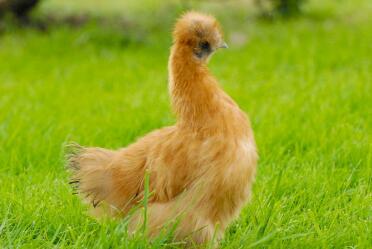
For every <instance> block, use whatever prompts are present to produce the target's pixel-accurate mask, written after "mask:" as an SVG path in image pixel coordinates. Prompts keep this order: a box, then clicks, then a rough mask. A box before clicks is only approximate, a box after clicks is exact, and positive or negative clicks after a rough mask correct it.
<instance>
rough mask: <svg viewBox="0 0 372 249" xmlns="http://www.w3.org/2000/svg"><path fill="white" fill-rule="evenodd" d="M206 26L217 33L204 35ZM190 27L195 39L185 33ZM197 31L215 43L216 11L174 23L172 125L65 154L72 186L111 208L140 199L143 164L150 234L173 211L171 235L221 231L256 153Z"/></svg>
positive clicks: (246, 186)
mask: <svg viewBox="0 0 372 249" xmlns="http://www.w3.org/2000/svg"><path fill="white" fill-rule="evenodd" d="M190 23H191V24H190ZM195 23H196V24H197V25H196V26H195ZM190 25H191V26H190ZM190 27H191V28H190ZM210 29H213V31H215V30H216V32H218V33H213V35H211V36H208V34H210V33H208V34H206V32H207V31H209V30H210ZM199 31H200V32H201V38H200V37H199V35H200V32H199ZM185 32H186V33H185ZM194 32H196V33H197V34H198V35H197V37H196V38H195V37H194V39H195V41H194V44H193V43H190V39H189V38H188V37H189V36H191V38H193V37H192V34H193V33H194ZM203 32H204V33H203ZM185 39H186V40H185ZM200 39H202V42H203V41H204V40H207V41H208V43H210V47H211V48H210V50H213V48H214V47H216V46H217V45H216V44H217V43H220V40H219V39H221V37H220V33H219V28H218V25H217V23H216V21H215V20H214V18H213V17H211V16H206V15H202V14H199V13H195V12H191V13H188V14H186V15H184V16H183V17H182V18H181V19H180V20H179V21H178V23H177V24H176V27H175V31H174V45H173V47H172V50H171V55H170V59H169V65H168V68H169V91H170V96H171V102H172V107H173V109H174V111H175V113H176V115H177V123H176V124H175V125H174V126H170V127H165V128H162V129H159V130H156V131H154V132H151V133H149V134H148V135H146V136H144V137H142V138H140V139H139V140H138V141H136V142H135V143H133V144H131V145H129V146H128V147H126V148H123V149H120V150H118V151H111V150H106V149H100V148H80V149H79V150H78V151H77V153H75V154H73V155H72V156H71V157H70V167H71V169H72V171H73V179H74V180H73V182H76V183H78V184H79V185H78V192H79V193H81V194H82V195H86V197H85V199H86V200H87V201H89V202H91V203H93V205H94V206H95V207H96V210H99V212H101V213H102V212H104V213H105V214H109V215H118V214H124V215H125V214H126V213H127V212H128V211H129V210H130V209H131V208H133V206H135V205H137V204H138V203H139V201H141V200H142V198H143V195H144V175H145V172H146V171H148V172H149V176H150V178H149V180H150V181H149V184H150V192H151V193H152V194H151V196H150V199H149V205H148V231H149V233H150V235H152V236H153V235H156V234H158V233H159V232H160V231H161V229H162V228H163V227H164V225H165V224H167V223H169V222H171V221H174V220H175V219H179V224H178V226H177V229H176V233H175V236H176V238H177V239H179V240H182V239H184V238H186V237H189V238H190V239H191V240H192V241H193V242H194V243H204V242H207V241H209V240H210V239H211V238H212V237H213V236H217V237H221V236H222V234H223V231H224V230H225V228H226V227H227V225H228V224H229V223H230V222H231V221H232V220H233V219H234V218H235V217H236V216H237V214H238V213H239V211H240V209H241V207H242V205H243V204H245V203H246V201H247V200H248V199H249V196H250V191H251V184H252V182H253V180H254V176H255V170H256V160H257V153H256V146H255V142H254V136H253V132H252V130H251V127H250V124H249V120H248V118H247V117H246V115H245V114H244V112H242V111H241V110H240V108H239V107H238V105H237V104H236V103H235V102H234V101H233V100H232V99H231V98H230V97H229V96H228V95H226V94H225V93H224V92H223V91H222V89H221V88H220V87H219V86H218V84H217V81H216V80H215V78H214V77H213V76H212V75H211V74H210V73H209V71H208V68H207V61H208V57H209V54H205V56H207V57H200V56H199V54H202V55H203V53H204V52H203V49H205V47H206V46H205V44H204V45H202V48H200V49H202V52H199V51H196V50H197V49H198V48H199V47H200V42H201V41H200ZM213 39H214V40H213ZM213 42H214V43H213ZM198 46H199V47H198ZM195 47H196V49H195ZM132 220H133V221H132V225H131V226H132V228H133V229H134V228H135V227H136V226H137V225H138V224H140V223H141V222H142V220H141V215H140V213H137V214H135V215H134V217H133V219H132Z"/></svg>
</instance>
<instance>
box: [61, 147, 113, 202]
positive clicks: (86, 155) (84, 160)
mask: <svg viewBox="0 0 372 249" xmlns="http://www.w3.org/2000/svg"><path fill="white" fill-rule="evenodd" d="M65 152H66V153H65V155H66V162H67V163H66V166H67V168H68V170H69V171H70V172H71V180H70V184H71V185H72V186H73V188H74V190H75V193H76V194H78V195H80V196H81V197H82V198H83V199H84V200H85V201H86V202H89V203H91V204H92V205H93V207H94V208H96V207H97V206H98V204H100V203H101V201H103V200H105V199H106V196H108V195H109V194H110V191H111V188H112V186H111V185H112V184H111V183H112V180H111V174H110V163H111V162H112V160H113V158H114V156H115V152H114V151H111V150H107V149H101V148H85V147H82V146H80V145H79V144H76V143H71V144H68V145H67V146H66V149H65Z"/></svg>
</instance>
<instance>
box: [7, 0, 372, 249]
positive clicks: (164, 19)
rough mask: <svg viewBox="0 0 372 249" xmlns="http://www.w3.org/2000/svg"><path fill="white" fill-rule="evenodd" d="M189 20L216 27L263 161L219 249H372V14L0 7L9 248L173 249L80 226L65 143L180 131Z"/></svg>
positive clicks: (308, 9)
mask: <svg viewBox="0 0 372 249" xmlns="http://www.w3.org/2000/svg"><path fill="white" fill-rule="evenodd" d="M190 9H193V10H198V11H204V12H207V13H210V14H213V15H215V16H216V17H217V19H218V20H219V21H220V23H221V25H222V27H223V30H224V32H225V36H226V41H227V43H228V45H229V49H227V50H224V51H221V52H218V53H216V54H215V55H214V57H213V58H212V59H211V61H210V69H211V71H212V72H213V74H214V75H215V76H216V78H217V79H218V80H219V83H220V84H221V86H222V87H223V89H224V90H225V91H226V92H227V93H228V94H229V95H231V96H232V97H233V98H234V99H235V100H236V102H237V103H238V104H239V105H240V107H241V108H242V109H243V110H244V111H246V112H247V113H248V114H249V116H250V119H251V122H252V126H253V129H254V131H255V136H256V140H257V144H258V148H259V154H260V161H259V170H258V175H257V180H256V183H255V185H254V195H253V199H252V202H251V204H249V205H247V206H246V207H245V209H244V210H243V212H242V214H241V216H240V218H239V219H238V220H237V221H236V222H235V223H234V224H232V226H231V227H230V228H229V230H228V231H227V233H226V238H225V239H224V241H222V242H221V248H252V247H258V248H275V249H278V248H370V245H371V244H372V241H371V239H372V238H371V236H370V234H371V233H370V231H371V230H372V222H371V203H372V165H371V162H372V160H371V159H372V147H371V141H372V138H371V134H372V113H371V110H372V108H371V105H372V82H371V79H372V60H371V55H372V28H371V27H372V1H370V0H163V1H160V0H158V1H155V0H122V1H119V0H105V1H103V0H101V1H100V0H64V1H63V0H0V199H1V201H0V248H120V247H122V248H160V247H162V248H163V247H166V248H177V245H176V244H172V241H171V240H169V239H164V238H160V239H158V240H156V241H155V242H152V243H149V242H148V241H147V240H146V238H143V237H135V238H134V239H133V238H130V239H129V238H128V235H127V234H126V233H125V224H121V223H120V222H118V221H106V222H103V223H97V222H96V221H95V220H94V219H92V218H90V217H88V216H87V215H84V213H85V210H86V207H85V206H84V205H82V204H81V203H80V201H79V200H78V199H77V198H76V196H73V195H72V194H71V189H70V187H69V185H68V183H67V182H68V174H67V173H66V172H65V170H64V167H63V165H64V159H63V144H64V143H66V142H68V141H76V142H78V143H80V144H83V145H87V146H100V147H106V148H120V147H123V146H126V145H127V144H129V143H131V142H132V141H133V140H134V139H136V138H137V137H139V136H141V135H143V134H145V133H147V132H149V131H151V130H153V129H156V128H159V127H162V126H165V125H172V124H173V123H174V122H175V117H174V116H173V114H172V112H171V110H170V107H169V99H168V90H167V60H168V55H169V48H170V46H171V45H172V39H171V31H172V26H173V24H174V22H175V20H176V19H177V17H178V16H179V15H180V14H181V13H183V12H185V11H187V10H190ZM108 235H109V236H108Z"/></svg>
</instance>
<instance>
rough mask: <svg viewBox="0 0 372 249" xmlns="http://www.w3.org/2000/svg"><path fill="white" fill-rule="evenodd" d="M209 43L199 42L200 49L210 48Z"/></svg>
mask: <svg viewBox="0 0 372 249" xmlns="http://www.w3.org/2000/svg"><path fill="white" fill-rule="evenodd" d="M210 47H211V46H210V45H209V42H207V41H204V42H202V43H201V44H200V48H201V49H202V50H209V49H210Z"/></svg>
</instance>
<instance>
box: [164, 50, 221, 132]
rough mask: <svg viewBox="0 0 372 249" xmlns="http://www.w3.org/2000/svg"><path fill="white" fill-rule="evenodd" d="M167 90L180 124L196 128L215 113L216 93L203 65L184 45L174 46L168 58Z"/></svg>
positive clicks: (212, 80)
mask: <svg viewBox="0 0 372 249" xmlns="http://www.w3.org/2000/svg"><path fill="white" fill-rule="evenodd" d="M169 91H170V95H171V101H172V107H173V109H174V111H175V112H176V114H177V116H178V119H179V120H178V121H179V122H180V123H186V124H188V125H199V124H202V123H203V122H205V121H206V119H207V118H208V117H210V116H211V115H213V113H215V112H216V104H215V103H214V102H215V101H214V99H215V97H216V94H217V93H218V91H219V88H218V86H217V83H216V80H215V79H214V78H213V76H212V75H211V74H210V73H209V71H208V68H207V66H206V64H205V63H203V62H201V61H199V60H198V59H196V58H195V57H194V54H193V52H192V51H191V50H190V49H189V48H188V47H185V46H182V45H178V44H175V45H174V46H173V47H172V51H171V55H170V59H169Z"/></svg>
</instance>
